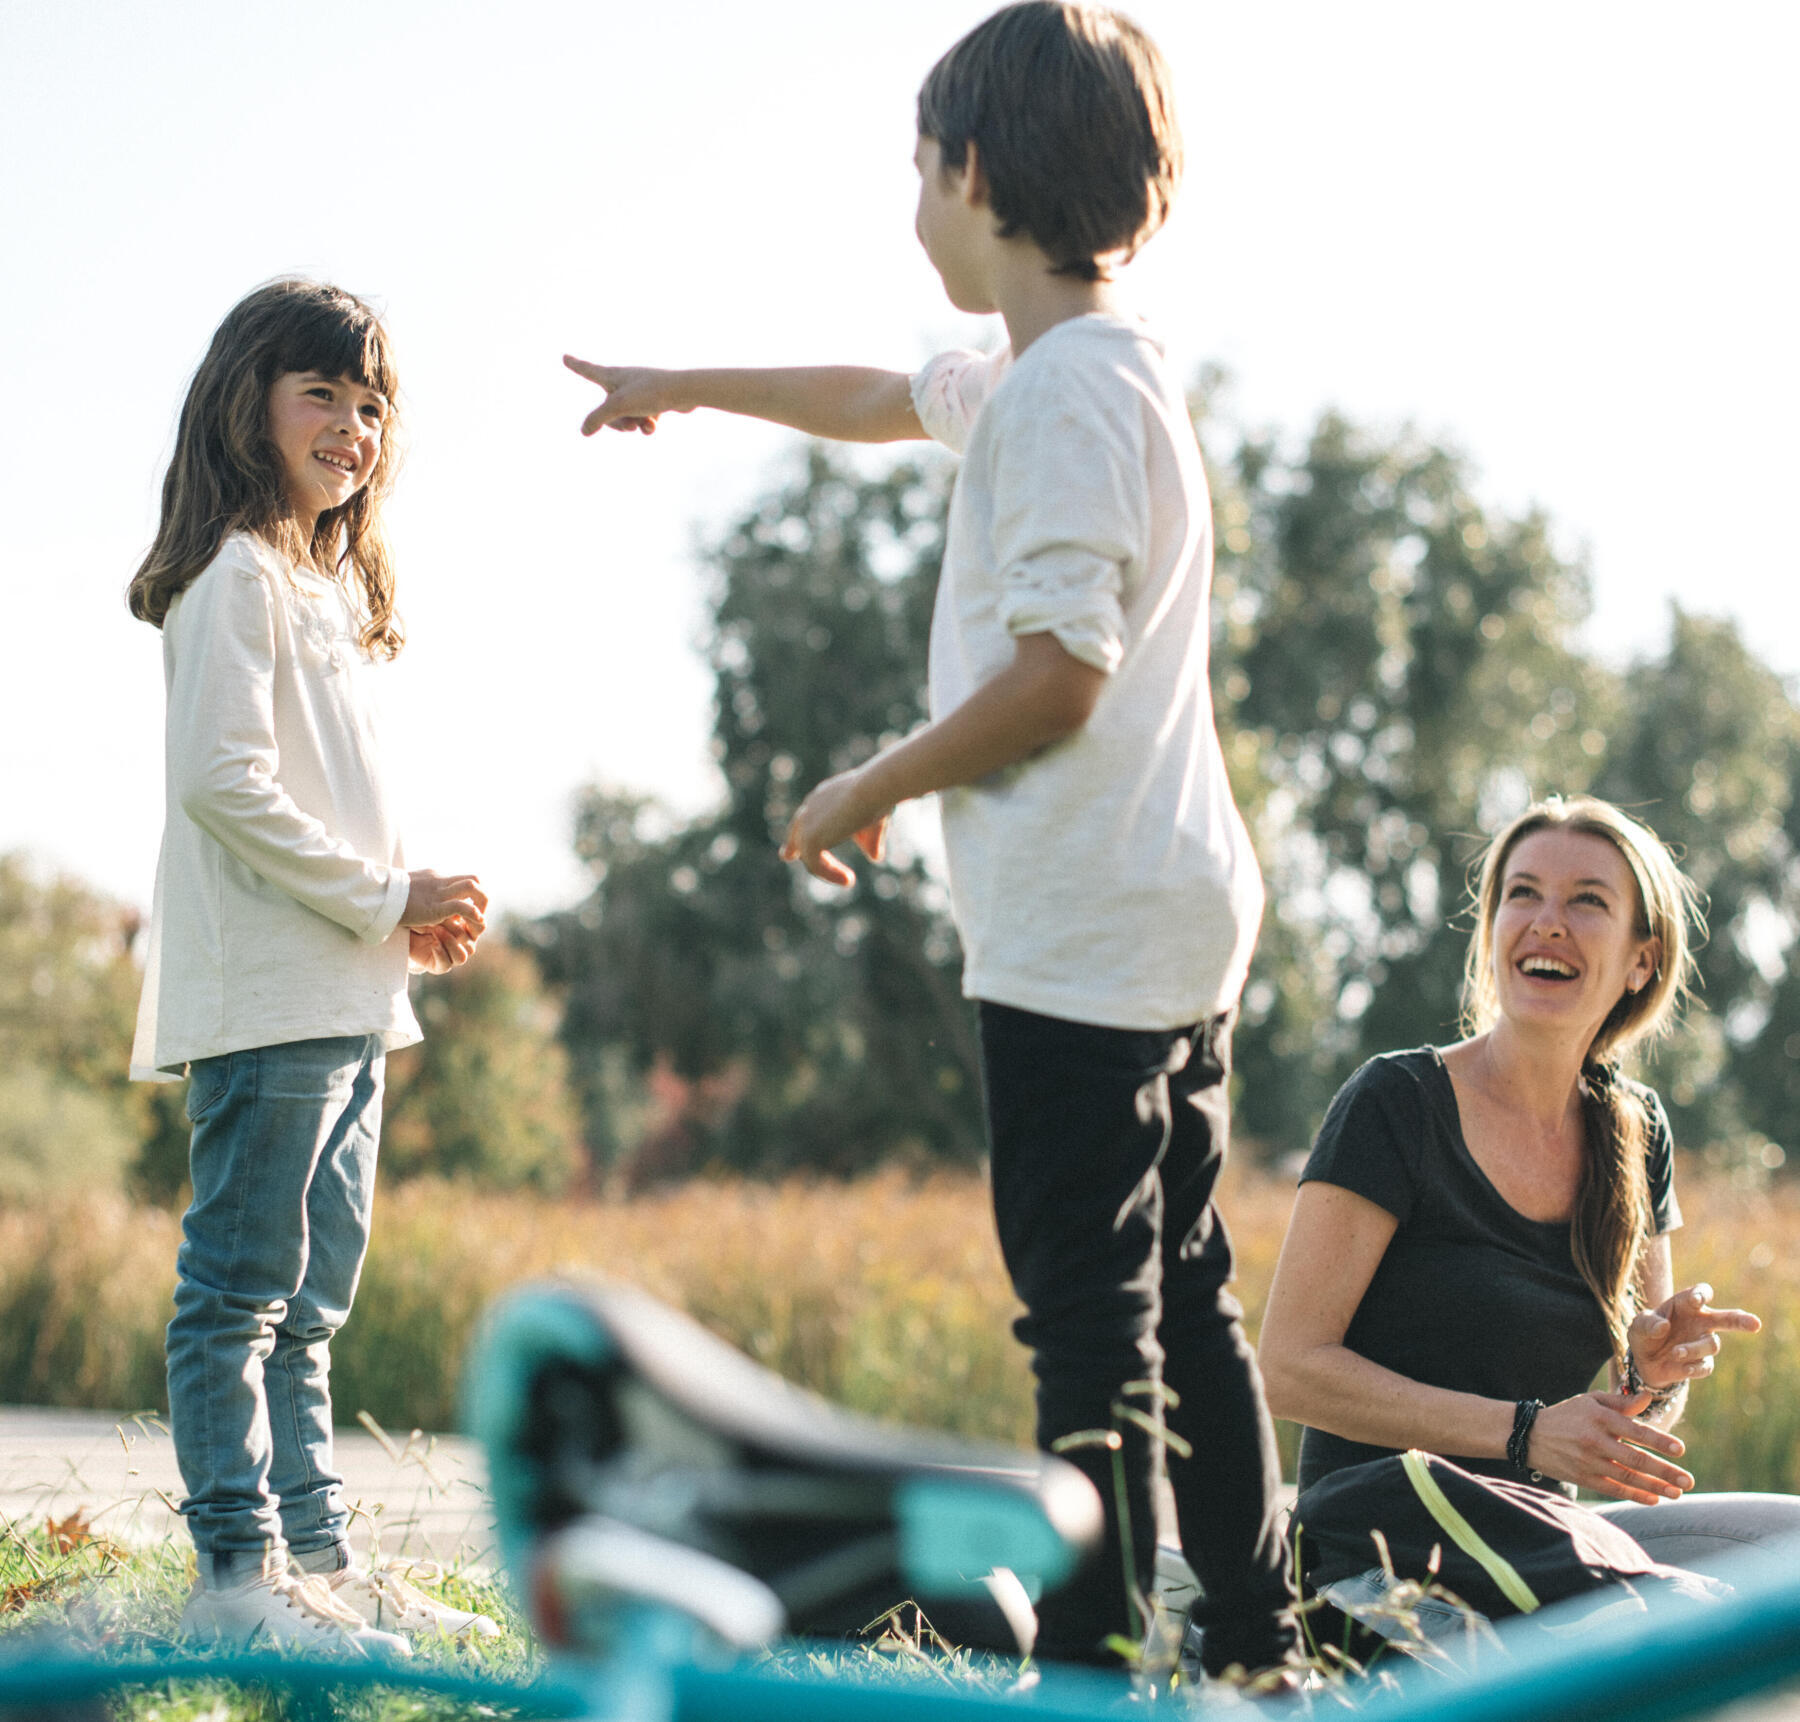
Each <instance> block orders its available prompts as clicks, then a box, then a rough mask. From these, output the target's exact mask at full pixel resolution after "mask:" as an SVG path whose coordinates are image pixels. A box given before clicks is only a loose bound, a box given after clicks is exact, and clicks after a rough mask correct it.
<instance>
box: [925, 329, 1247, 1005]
mask: <svg viewBox="0 0 1800 1722" xmlns="http://www.w3.org/2000/svg"><path fill="white" fill-rule="evenodd" d="M913 401H914V405H915V406H916V407H917V409H918V414H919V419H920V422H921V423H922V424H923V425H924V427H925V429H926V430H927V431H928V432H929V433H930V434H931V435H932V436H933V437H935V438H937V440H938V441H940V442H942V443H944V444H946V445H947V446H948V447H950V448H952V449H955V450H957V451H958V452H960V453H961V454H962V455H963V464H962V470H961V472H959V473H958V474H957V479H956V492H955V496H954V498H953V500H952V502H951V505H950V520H949V527H948V531H947V536H946V542H945V548H944V570H943V575H942V578H941V579H940V580H939V583H938V591H937V603H936V607H935V609H934V611H933V613H932V620H931V715H932V716H933V717H934V718H936V717H942V716H943V715H944V714H945V713H946V712H950V711H954V710H955V709H956V707H958V706H959V705H961V704H962V703H963V701H964V700H966V699H967V698H968V697H969V696H970V695H971V694H972V693H974V691H975V690H976V689H977V688H978V687H980V686H981V685H982V684H983V683H984V682H986V681H988V680H990V679H991V678H992V677H993V676H995V675H997V674H998V673H999V672H1000V671H1001V670H1002V669H1004V668H1005V667H1006V665H1007V664H1009V663H1010V662H1011V661H1012V658H1013V653H1014V642H1015V641H1016V640H1017V638H1018V637H1019V636H1020V635H1022V634H1036V633H1049V634H1053V635H1054V636H1055V637H1056V639H1057V640H1058V641H1059V642H1060V643H1061V645H1062V646H1063V648H1064V649H1065V650H1066V651H1068V652H1069V653H1070V655H1071V656H1073V657H1076V658H1078V659H1080V660H1081V661H1082V662H1083V663H1087V664H1091V665H1092V666H1093V667H1094V668H1095V669H1097V670H1103V671H1105V672H1106V676H1107V680H1106V683H1105V686H1104V687H1103V689H1102V691H1101V694H1100V698H1099V702H1098V703H1097V704H1096V705H1095V707H1094V710H1093V714H1092V715H1091V716H1090V717H1089V719H1088V721H1087V723H1086V724H1085V725H1084V726H1083V727H1082V728H1081V729H1079V730H1077V731H1076V732H1075V734H1073V735H1072V736H1069V737H1067V738H1066V739H1064V740H1062V741H1060V742H1057V743H1056V744H1055V745H1054V746H1051V747H1047V748H1045V749H1044V750H1043V751H1042V752H1041V753H1038V754H1034V755H1033V756H1032V757H1031V758H1030V759H1027V760H1025V761H1023V762H1021V763H1020V764H1018V765H1015V766H1011V767H1009V768H1008V769H1006V770H1004V771H997V772H995V773H994V774H993V775H992V776H991V777H986V778H983V779H982V780H981V781H980V782H979V783H972V784H966V785H964V786H962V787H960V788H956V789H949V790H946V791H945V792H944V793H943V794H942V795H941V796H940V797H939V800H940V803H941V805H942V810H943V820H944V848H945V853H946V858H947V860H948V862H949V873H950V895H951V901H952V905H953V907H954V910H955V914H956V924H957V929H958V931H959V932H960V933H961V935H962V941H963V948H964V951H965V952H966V955H967V961H966V963H965V966H964V969H963V990H964V992H966V993H968V994H969V995H970V996H971V997H974V998H979V999H989V1000H992V1001H993V1002H994V1003H996V1004H1005V1005H1014V1006H1017V1007H1018V1008H1020V1009H1022V1010H1031V1011H1037V1012H1040V1013H1042V1014H1044V1015H1046V1016H1056V1017H1064V1018H1067V1019H1070V1020H1072V1021H1075V1022H1085V1023H1098V1024H1100V1025H1103V1026H1105V1027H1110V1028H1131V1029H1168V1028H1179V1027H1184V1026H1186V1025H1187V1024H1189V1023H1192V1022H1195V1021H1197V1020H1198V1019H1199V1018H1201V1017H1203V1016H1210V1015H1212V1014H1213V1013H1215V1012H1217V1011H1221V1010H1223V1009H1225V1008H1226V1007H1227V1006H1228V1005H1230V1004H1232V1003H1233V1002H1234V1001H1235V1000H1236V998H1237V995H1238V993H1239V991H1240V989H1241V988H1242V987H1243V984H1244V975H1245V971H1246V969H1247V968H1248V966H1249V962H1250V953H1251V949H1252V947H1253V946H1254V945H1255V942H1256V931H1257V925H1258V922H1259V921H1260V920H1261V917H1262V907H1263V892H1262V879H1261V876H1260V874H1259V873H1258V871H1257V866H1256V856H1255V853H1254V851H1253V850H1252V849H1251V846H1250V838H1249V834H1248V833H1247V832H1246V831H1245V829H1244V822H1243V820H1242V819H1241V818H1240V817H1239V816H1238V811H1237V808H1236V806H1235V805H1234V804H1233V802H1232V798H1231V786H1230V783H1229V782H1228V781H1227V778H1226V775H1225V760H1224V757H1223V755H1222V754H1221V752H1220V749H1219V739H1218V736H1217V734H1216V733H1215V732H1214V729H1213V709H1212V695H1211V691H1210V689H1209V687H1208V685H1207V652H1208V630H1207V600H1208V596H1209V592H1210V589H1211V584H1212V509H1211V504H1210V501H1209V499H1208V495H1207V487H1206V474H1205V472H1204V471H1203V470H1202V467H1201V464H1200V449H1199V446H1198V444H1197V443H1196V442H1195V440H1194V429H1193V425H1192V423H1191V421H1190V420H1189V418H1188V411H1187V404H1186V402H1185V401H1184V400H1183V399H1182V394H1181V389H1180V387H1179V386H1178V385H1177V383H1176V382H1175V380H1174V378H1173V377H1172V376H1171V374H1170V372H1169V368H1168V366H1167V364H1166V363H1165V362H1164V360H1163V356H1162V352H1161V349H1160V348H1159V347H1158V346H1157V345H1156V343H1155V342H1154V341H1153V340H1152V339H1151V338H1150V337H1149V335H1148V334H1147V333H1146V332H1145V331H1144V330H1143V329H1142V328H1141V327H1139V326H1138V325H1136V324H1133V323H1127V322H1125V321H1123V320H1122V319H1120V318H1118V317H1115V316H1111V315H1107V314H1097V315H1093V316H1085V317H1074V318H1070V319H1068V320H1067V321H1065V322H1061V323H1058V324H1056V325H1055V326H1054V327H1053V328H1051V329H1049V330H1047V331H1046V332H1045V333H1044V334H1042V335H1040V336H1039V337H1038V338H1037V340H1035V341H1034V342H1033V343H1032V344H1031V345H1030V346H1029V347H1028V348H1027V349H1026V350H1025V352H1024V354H1023V356H1021V357H1019V358H1017V359H1015V358H1013V357H1012V356H1011V354H1010V353H1007V352H1002V353H999V354H995V355H992V356H989V357H983V356H981V355H980V354H976V353H966V352H957V353H945V354H941V355H940V356H939V357H938V358H936V359H934V360H932V362H931V363H930V364H929V365H927V366H926V367H925V369H924V370H922V371H921V372H920V373H919V374H918V375H917V376H916V377H915V378H914V379H913Z"/></svg>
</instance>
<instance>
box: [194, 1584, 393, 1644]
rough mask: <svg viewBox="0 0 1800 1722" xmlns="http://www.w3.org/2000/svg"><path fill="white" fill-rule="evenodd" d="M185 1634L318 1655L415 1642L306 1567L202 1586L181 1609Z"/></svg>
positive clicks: (224, 1641)
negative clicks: (354, 1605)
mask: <svg viewBox="0 0 1800 1722" xmlns="http://www.w3.org/2000/svg"><path fill="white" fill-rule="evenodd" d="M181 1635H182V1637H184V1638H195V1639H200V1640H202V1641H203V1642H207V1643H213V1644H228V1645H232V1646H234V1647H237V1648H245V1647H249V1646H257V1647H259V1648H260V1647H265V1646H266V1647H269V1648H273V1649H277V1650H301V1651H307V1652H310V1653H311V1654H313V1655H315V1656H347V1657H357V1658H365V1657H370V1656H411V1655H412V1646H411V1645H410V1644H408V1643H407V1642H406V1640H405V1639H404V1638H399V1637H397V1636H396V1635H395V1634H393V1633H391V1632H377V1631H374V1630H372V1629H371V1627H370V1625H369V1623H368V1622H367V1621H365V1620H364V1619H363V1618H362V1616H361V1615H359V1614H357V1613H356V1612H355V1611H354V1610H352V1609H349V1608H346V1607H345V1606H344V1605H343V1604H342V1603H341V1602H339V1601H338V1599H337V1598H336V1597H335V1596H333V1595H332V1593H331V1587H330V1586H329V1585H327V1584H326V1583H325V1582H324V1580H322V1579H319V1578H315V1577H308V1576H307V1575H305V1574H302V1573H293V1572H289V1573H283V1574H282V1575H281V1576H280V1577H279V1578H274V1579H265V1578H256V1579H251V1580H250V1581H249V1582H248V1583H247V1584H240V1585H231V1586H229V1587H228V1588H225V1589H221V1590H212V1589H208V1588H207V1587H206V1586H204V1585H202V1586H198V1587H196V1589H195V1591H194V1594H193V1595H192V1596H190V1597H189V1598H188V1601H187V1607H186V1608H184V1609H183V1610H182V1611H181Z"/></svg>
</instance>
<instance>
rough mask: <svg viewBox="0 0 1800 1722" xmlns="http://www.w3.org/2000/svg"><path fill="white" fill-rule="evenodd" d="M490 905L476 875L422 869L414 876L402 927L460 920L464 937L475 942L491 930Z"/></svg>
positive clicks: (403, 911)
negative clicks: (488, 911) (488, 909)
mask: <svg viewBox="0 0 1800 1722" xmlns="http://www.w3.org/2000/svg"><path fill="white" fill-rule="evenodd" d="M487 906H488V899H487V892H485V891H484V890H482V888H481V881H480V880H479V879H477V878H476V877H475V875H474V874H473V873H433V872H431V871H430V870H429V869H428V868H420V869H419V871H418V872H416V873H414V874H412V875H411V883H410V884H409V885H408V887H407V892H406V907H405V908H404V909H403V910H401V912H400V925H401V926H403V927H409V928H411V927H436V926H440V925H442V924H443V923H444V922H446V921H451V920H460V921H461V922H462V929H461V931H462V933H463V935H464V936H466V937H468V938H469V940H470V941H471V943H473V941H474V940H475V939H478V938H479V937H480V936H481V935H482V934H483V933H485V932H486V931H487Z"/></svg>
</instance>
